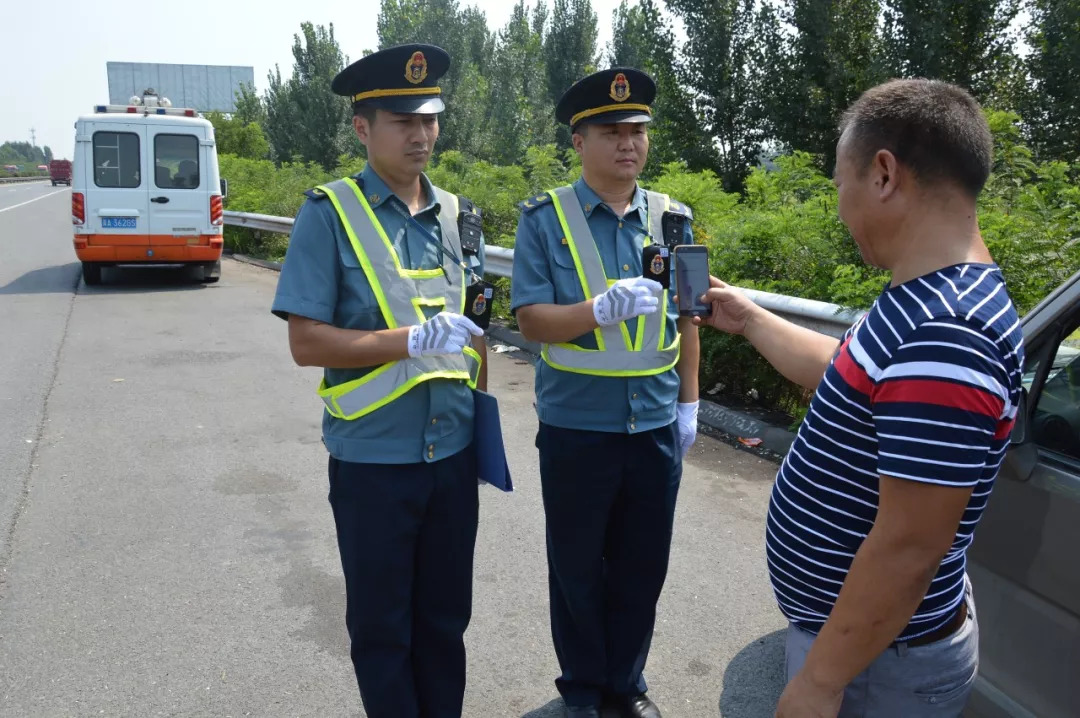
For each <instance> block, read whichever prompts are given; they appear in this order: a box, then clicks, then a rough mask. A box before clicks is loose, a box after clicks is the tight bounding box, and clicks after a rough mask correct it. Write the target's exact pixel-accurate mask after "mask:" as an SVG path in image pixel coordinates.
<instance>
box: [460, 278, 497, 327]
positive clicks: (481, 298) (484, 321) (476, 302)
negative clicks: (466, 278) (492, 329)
mask: <svg viewBox="0 0 1080 718" xmlns="http://www.w3.org/2000/svg"><path fill="white" fill-rule="evenodd" d="M494 297H495V287H494V286H492V285H491V284H489V283H487V282H485V281H484V280H480V281H478V282H475V283H473V284H470V285H469V286H468V287H466V288H465V316H467V317H468V318H469V319H471V320H473V323H474V324H476V326H478V327H480V328H481V329H487V328H488V325H489V324H490V323H491V304H492V300H493V299H494Z"/></svg>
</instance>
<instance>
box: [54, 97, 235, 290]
mask: <svg viewBox="0 0 1080 718" xmlns="http://www.w3.org/2000/svg"><path fill="white" fill-rule="evenodd" d="M225 193H226V185H225V183H224V182H222V181H221V180H220V178H219V175H218V159H217V146H216V143H215V142H214V127H213V125H211V124H210V122H209V121H208V120H206V119H203V118H202V117H200V116H199V114H198V113H197V112H196V111H195V110H193V109H186V108H174V107H172V106H171V105H170V103H169V101H168V100H167V99H165V98H159V97H158V96H157V95H156V94H153V93H152V92H151V91H148V93H147V94H145V95H144V96H143V97H142V98H138V97H132V98H131V101H130V103H129V104H127V105H98V106H97V107H95V108H94V114H92V115H84V116H82V117H80V118H79V119H78V121H77V122H76V123H75V159H74V167H73V178H72V194H71V221H72V222H73V223H74V225H75V254H76V255H77V256H78V258H79V260H80V261H81V262H82V273H83V280H84V281H85V282H86V283H87V284H100V283H101V270H102V268H103V267H112V266H119V265H149V264H153V265H191V266H194V267H196V268H197V270H199V271H200V273H201V276H200V278H201V279H202V280H203V281H205V282H216V281H217V280H218V278H220V276H221V250H222V247H223V239H222V224H223V220H224V216H223V206H222V201H223V198H224V195H225Z"/></svg>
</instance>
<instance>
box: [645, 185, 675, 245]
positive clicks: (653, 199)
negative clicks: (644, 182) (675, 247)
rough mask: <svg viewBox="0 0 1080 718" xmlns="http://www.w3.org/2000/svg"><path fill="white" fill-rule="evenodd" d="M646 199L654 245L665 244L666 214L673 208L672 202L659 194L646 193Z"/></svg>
mask: <svg viewBox="0 0 1080 718" xmlns="http://www.w3.org/2000/svg"><path fill="white" fill-rule="evenodd" d="M645 198H646V199H647V200H648V207H649V234H651V235H652V241H653V244H664V212H665V211H667V208H668V207H669V206H671V200H670V199H669V198H668V196H667V195H666V194H660V193H659V192H646V193H645Z"/></svg>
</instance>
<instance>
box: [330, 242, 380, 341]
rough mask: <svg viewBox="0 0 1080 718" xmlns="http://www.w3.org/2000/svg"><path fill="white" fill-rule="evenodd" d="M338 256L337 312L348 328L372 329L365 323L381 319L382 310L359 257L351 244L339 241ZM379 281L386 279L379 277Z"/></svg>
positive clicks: (368, 323) (372, 327)
mask: <svg viewBox="0 0 1080 718" xmlns="http://www.w3.org/2000/svg"><path fill="white" fill-rule="evenodd" d="M338 256H339V257H340V259H341V286H340V287H339V288H338V307H337V314H338V316H339V317H343V318H344V319H346V321H347V323H348V325H349V326H348V328H354V329H374V328H375V327H374V326H367V325H370V324H373V323H376V322H377V320H381V318H382V310H381V309H380V308H379V301H378V300H377V299H376V298H375V291H374V289H373V287H372V286H371V282H369V281H368V278H367V274H366V273H365V272H364V268H363V266H361V264H360V258H359V257H357V256H356V252H355V251H354V250H353V248H352V246H351V245H348V244H346V245H344V246H343V245H342V244H341V243H339V244H338ZM380 281H383V282H385V281H387V280H386V278H383V277H381V278H380ZM361 325H362V326H361Z"/></svg>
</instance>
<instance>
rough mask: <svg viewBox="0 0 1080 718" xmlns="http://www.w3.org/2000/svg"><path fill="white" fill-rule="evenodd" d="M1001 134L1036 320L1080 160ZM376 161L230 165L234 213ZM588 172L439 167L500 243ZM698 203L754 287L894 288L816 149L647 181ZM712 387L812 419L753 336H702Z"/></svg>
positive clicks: (1008, 193) (1060, 256) (1070, 208)
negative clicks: (869, 260)
mask: <svg viewBox="0 0 1080 718" xmlns="http://www.w3.org/2000/svg"><path fill="white" fill-rule="evenodd" d="M987 117H988V121H989V123H990V126H991V130H992V131H993V134H994V141H995V162H994V171H993V175H992V176H991V178H990V180H989V182H988V184H987V187H986V190H985V191H984V192H983V195H982V196H981V198H980V206H979V221H980V226H981V228H982V231H983V235H984V237H985V239H986V242H987V245H988V246H989V248H990V251H991V253H992V254H993V255H994V258H995V259H996V261H997V262H998V264H999V265H1000V266H1001V268H1002V271H1003V272H1004V274H1005V278H1006V282H1007V283H1008V287H1009V291H1010V294H1011V295H1012V297H1013V300H1014V302H1015V303H1016V305H1017V307H1018V309H1019V310H1020V311H1021V312H1026V311H1028V310H1029V309H1031V308H1032V307H1033V306H1034V305H1035V304H1036V303H1037V302H1038V301H1039V300H1040V299H1041V298H1042V297H1044V296H1045V295H1046V294H1047V293H1048V292H1049V291H1051V290H1052V289H1053V288H1054V287H1056V286H1057V285H1058V284H1060V283H1061V282H1062V281H1064V280H1065V279H1067V278H1068V277H1069V276H1070V275H1071V274H1072V273H1073V272H1074V271H1076V268H1077V267H1078V266H1080V186H1078V182H1077V180H1078V178H1080V165H1076V166H1070V165H1068V164H1065V163H1062V162H1049V163H1044V164H1036V163H1035V162H1034V161H1033V160H1032V154H1031V151H1030V150H1029V149H1028V148H1027V147H1025V146H1024V145H1023V144H1022V141H1021V135H1020V130H1019V124H1020V118H1019V117H1017V116H1016V115H1014V114H1010V113H1004V112H994V111H990V112H988V115H987ZM362 168H363V161H362V160H356V159H351V160H350V159H348V158H342V161H341V164H340V166H339V167H338V168H337V169H336V170H335V172H334V173H330V174H327V173H325V172H323V171H322V170H321V168H319V167H317V166H315V165H303V164H299V163H294V164H285V165H283V166H282V167H280V168H277V167H275V166H274V165H273V164H272V163H270V162H267V161H260V160H243V159H239V158H235V157H229V156H223V157H222V176H225V177H227V178H228V179H229V180H230V188H235V189H232V194H231V196H230V198H229V200H228V203H227V204H228V208H229V209H243V210H246V211H254V212H262V213H266V214H280V215H285V216H293V215H294V214H295V212H296V210H297V209H298V208H299V206H300V204H301V202H302V201H303V199H304V196H303V192H304V190H306V189H308V188H310V187H313V186H315V185H317V184H319V183H321V182H325V181H327V180H330V179H333V178H334V177H340V176H345V175H348V174H353V173H355V172H358V171H360V170H361V169H362ZM579 175H580V163H578V162H577V157H576V155H575V154H574V153H573V151H572V150H570V151H568V152H567V153H566V154H564V155H563V156H562V157H560V156H559V154H558V152H557V151H556V148H555V147H554V146H552V145H545V146H542V147H533V148H530V149H529V150H528V153H527V156H526V160H525V162H524V164H523V165H521V166H514V167H500V166H496V165H492V164H490V163H487V162H481V161H474V160H471V159H469V158H467V157H466V156H464V155H462V154H461V153H459V152H444V153H442V154H441V155H440V156H438V157H437V161H436V162H435V163H434V166H433V167H432V168H431V170H430V172H429V176H430V178H431V179H432V181H433V182H435V183H436V184H438V185H439V186H441V187H445V188H446V189H448V190H450V191H453V192H456V193H458V194H462V195H465V196H467V197H469V198H470V199H472V200H473V201H474V202H475V203H476V204H477V205H479V206H480V207H481V208H482V209H483V211H484V217H485V220H484V232H485V236H486V239H487V242H488V244H489V245H491V246H501V247H512V246H513V243H514V234H515V230H516V226H517V220H518V209H517V203H518V202H520V201H521V200H523V199H526V198H528V197H530V196H533V195H536V194H538V193H540V192H542V191H544V190H546V189H549V188H552V187H556V186H558V185H560V184H565V183H567V182H571V181H573V180H574V179H576V178H577V177H578V176H579ZM648 187H649V188H650V189H654V190H657V191H661V192H665V193H667V194H669V195H671V196H672V197H673V198H675V199H677V200H679V201H680V202H683V203H685V204H687V205H689V206H690V208H691V209H692V210H693V212H694V222H693V230H694V236H695V240H696V241H697V242H698V243H701V244H706V245H708V246H709V247H710V257H711V260H710V262H711V269H712V271H713V273H714V274H715V275H717V276H719V277H721V278H723V279H725V280H726V281H728V282H730V283H732V284H735V285H738V286H743V287H748V288H756V289H762V290H765V291H771V292H777V293H780V294H789V295H794V296H799V297H805V298H808V299H817V300H821V301H826V302H834V303H837V304H840V305H841V306H844V307H847V308H856V309H866V308H869V307H870V305H871V304H872V302H873V301H874V299H875V298H876V297H877V296H878V294H880V292H881V290H882V288H883V287H884V285H885V282H886V281H887V275H886V274H885V273H883V272H880V271H878V270H875V269H873V268H871V267H868V266H867V265H866V264H864V263H863V261H862V259H861V257H860V255H859V251H858V248H857V247H856V246H855V243H854V242H853V241H852V240H851V237H850V235H849V233H848V231H847V229H846V227H844V225H843V223H841V222H840V220H839V218H838V216H837V208H836V190H835V189H834V187H833V185H832V182H831V181H830V179H829V178H828V177H826V176H825V175H823V174H822V173H821V172H820V171H818V170H817V169H816V168H815V166H814V159H813V158H812V157H811V156H810V155H808V154H806V153H803V152H794V153H793V154H791V155H787V156H783V157H778V158H776V159H775V160H774V162H773V164H772V166H770V167H768V168H765V167H757V168H755V169H753V170H752V171H751V173H750V175H749V177H748V179H747V182H746V192H745V196H739V195H735V194H731V193H728V192H725V191H724V190H723V188H722V185H721V182H720V179H719V178H718V177H717V176H716V175H715V174H714V173H713V172H711V171H708V170H706V171H702V172H689V171H688V170H687V167H686V165H685V164H683V163H680V162H675V163H670V164H667V165H665V166H664V167H663V168H662V170H661V172H660V174H659V175H657V176H656V178H655V179H654V180H652V181H651V182H649V183H648ZM226 238H227V241H228V242H229V244H230V246H233V247H234V248H238V251H241V250H240V249H239V248H245V250H246V251H252V252H254V253H259V252H263V253H265V254H267V255H269V256H278V255H279V254H284V249H285V246H286V245H285V242H284V238H267V237H266V236H265V235H264V236H262V237H260V236H258V235H256V234H253V233H250V232H248V233H246V234H245V233H243V232H240V231H238V230H236V229H235V228H228V229H227V231H226ZM497 285H498V286H499V287H500V290H501V296H502V298H501V300H500V301H498V302H497V303H496V306H495V312H496V315H497V316H500V317H503V318H508V317H509V312H508V311H507V302H506V297H508V296H509V291H508V281H507V280H499V281H498V282H497ZM701 379H702V387H703V389H704V390H705V391H709V390H711V389H714V388H716V389H717V390H718V391H719V393H720V395H721V396H722V397H723V398H724V399H725V400H726V401H728V402H730V403H736V404H739V403H743V404H747V403H752V404H757V405H761V406H763V407H765V408H768V409H773V410H781V411H783V412H785V413H787V414H788V415H789V416H791V417H799V416H801V415H802V414H803V412H804V411H805V406H806V403H807V401H808V399H809V395H808V393H807V392H805V391H803V390H802V389H800V388H799V387H796V386H794V385H792V384H791V383H789V382H787V381H786V380H785V379H784V378H783V377H781V376H780V375H779V374H778V373H777V372H776V371H775V370H774V369H772V367H770V366H769V365H768V363H766V362H765V361H764V360H763V359H761V357H760V356H759V355H758V354H757V352H756V351H754V349H753V348H752V347H751V346H750V345H749V344H748V343H747V342H746V341H745V340H743V339H741V338H737V337H729V336H724V335H721V334H720V333H718V332H713V331H703V332H702V369H701Z"/></svg>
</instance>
